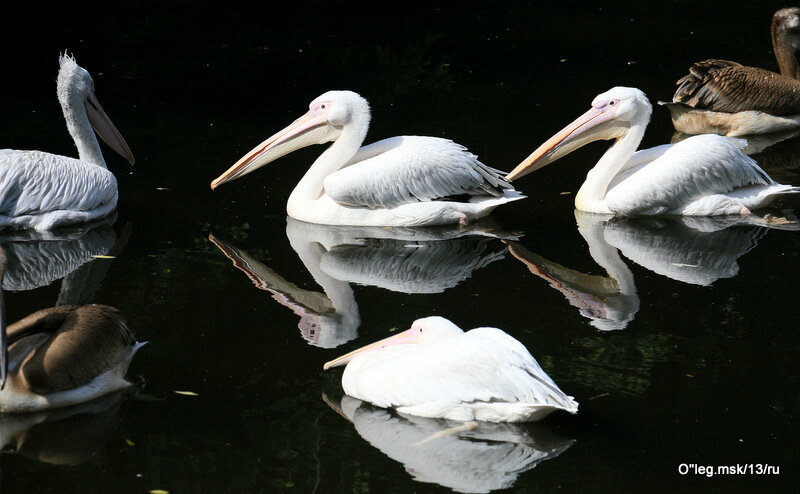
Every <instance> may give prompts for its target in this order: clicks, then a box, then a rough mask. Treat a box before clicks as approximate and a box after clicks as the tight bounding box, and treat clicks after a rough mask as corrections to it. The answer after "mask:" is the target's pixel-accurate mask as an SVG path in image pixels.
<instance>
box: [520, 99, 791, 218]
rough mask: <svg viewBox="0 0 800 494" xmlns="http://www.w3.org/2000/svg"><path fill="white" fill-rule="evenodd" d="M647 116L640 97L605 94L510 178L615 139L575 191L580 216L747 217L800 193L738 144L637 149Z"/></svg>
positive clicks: (692, 142) (708, 138)
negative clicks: (774, 201)
mask: <svg viewBox="0 0 800 494" xmlns="http://www.w3.org/2000/svg"><path fill="white" fill-rule="evenodd" d="M651 112H652V107H651V106H650V102H649V101H648V100H647V97H646V96H645V95H644V93H643V92H642V91H640V90H638V89H634V88H627V87H615V88H613V89H610V90H609V91H606V92H605V93H603V94H600V95H598V96H597V97H596V98H595V99H594V101H592V108H591V109H590V110H589V111H587V112H586V113H584V114H583V115H581V116H580V117H578V119H576V120H575V121H574V122H572V123H571V124H569V125H567V126H566V127H565V128H564V129H562V130H561V131H559V132H558V133H557V134H556V135H554V136H553V137H551V138H550V139H548V140H547V142H545V143H544V144H542V145H541V146H539V148H538V149H536V151H534V152H533V153H532V154H531V155H530V156H528V158H526V159H525V160H524V161H523V162H522V163H520V164H519V165H518V166H517V167H516V168H514V170H512V172H511V173H510V174H509V175H508V177H507V178H508V179H509V180H514V179H517V178H519V177H521V176H523V175H526V174H528V173H530V172H532V171H535V170H538V169H539V168H542V167H543V166H545V165H547V164H549V163H552V162H553V161H555V160H557V159H559V158H561V157H562V156H564V155H566V154H568V153H570V152H572V151H574V150H575V149H577V148H579V147H581V146H584V145H585V144H588V143H589V142H592V141H596V140H598V139H616V142H615V143H614V145H613V146H611V148H610V149H609V150H608V151H606V153H605V154H604V155H603V157H602V158H600V161H598V162H597V164H596V165H595V166H594V168H592V169H591V170H590V171H589V173H588V174H587V176H586V181H584V182H583V185H582V186H581V188H580V190H578V193H577V195H576V196H575V207H576V208H577V209H578V210H580V211H586V212H590V213H602V214H615V215H620V216H636V215H643V216H644V215H659V214H672V215H686V216H715V215H727V214H738V215H742V216H745V215H749V214H750V212H751V210H754V209H757V208H760V207H763V206H766V205H767V204H769V202H770V201H772V199H774V197H775V196H776V195H778V194H783V193H787V192H797V191H798V188H797V187H794V186H792V185H781V184H778V183H776V182H775V181H774V180H772V179H771V178H770V177H769V176H768V175H767V173H766V172H765V171H764V170H762V169H761V168H760V167H759V166H758V165H757V164H756V162H755V161H753V159H752V158H750V157H748V156H747V155H746V154H744V153H743V152H742V151H741V148H742V147H744V146H745V144H746V143H745V141H744V140H741V139H731V138H728V137H722V136H719V135H712V134H707V135H699V136H693V137H690V138H688V139H686V140H684V141H681V142H678V143H676V144H665V145H661V146H657V147H654V148H650V149H643V150H641V151H636V148H637V147H638V146H639V143H640V142H641V141H642V137H643V136H644V132H645V129H646V128H647V124H648V123H649V122H650V113H651Z"/></svg>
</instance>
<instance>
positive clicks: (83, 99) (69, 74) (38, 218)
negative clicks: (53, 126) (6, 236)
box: [0, 54, 134, 230]
mask: <svg viewBox="0 0 800 494" xmlns="http://www.w3.org/2000/svg"><path fill="white" fill-rule="evenodd" d="M59 63H60V66H61V68H60V70H59V72H58V80H57V88H58V101H59V102H60V103H61V109H62V110H63V112H64V118H65V119H66V121H67V129H69V133H70V135H71V136H72V138H73V139H74V141H75V145H76V146H77V148H78V156H79V159H75V158H69V157H67V156H59V155H55V154H50V153H45V152H42V151H17V150H14V149H2V150H0V228H34V229H36V230H49V229H51V228H55V227H58V226H62V225H68V224H73V223H86V222H89V221H92V220H94V219H97V218H102V217H104V216H106V215H108V214H109V213H111V212H112V211H114V209H115V208H116V207H117V180H116V178H114V175H113V174H112V173H111V172H110V171H108V169H107V168H106V163H105V161H104V160H103V155H102V153H101V152H100V145H99V144H98V142H97V138H96V137H95V134H94V132H93V131H92V128H94V129H95V131H97V133H98V134H99V135H100V137H101V138H102V139H103V141H105V142H106V144H108V145H109V146H110V147H111V149H113V150H114V151H116V152H117V153H119V154H120V155H122V156H123V157H124V158H125V159H127V160H128V161H129V162H130V163H133V161H134V159H133V154H132V153H131V150H130V149H129V148H128V145H127V144H126V143H125V140H124V139H123V138H122V136H121V135H120V133H119V131H117V129H116V127H114V124H113V123H112V122H111V120H110V119H109V118H108V116H107V115H106V114H105V112H104V111H103V108H102V107H101V106H100V103H99V102H98V101H97V97H96V96H95V95H94V82H93V81H92V77H91V76H90V75H89V73H88V72H86V70H84V69H83V68H81V67H80V66H78V64H77V63H75V59H74V58H72V57H71V56H69V55H67V54H63V55H61V57H60V58H59Z"/></svg>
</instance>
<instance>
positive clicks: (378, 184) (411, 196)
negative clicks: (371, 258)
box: [211, 91, 524, 226]
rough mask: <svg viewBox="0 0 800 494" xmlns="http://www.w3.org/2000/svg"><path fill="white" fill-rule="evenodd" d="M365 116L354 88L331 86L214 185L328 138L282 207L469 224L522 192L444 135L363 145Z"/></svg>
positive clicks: (364, 221)
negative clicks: (335, 89)
mask: <svg viewBox="0 0 800 494" xmlns="http://www.w3.org/2000/svg"><path fill="white" fill-rule="evenodd" d="M369 121H370V111H369V104H368V103H367V100H365V99H364V98H362V97H361V96H359V95H358V94H356V93H354V92H352V91H329V92H327V93H325V94H323V95H322V96H320V97H318V98H317V99H315V100H314V101H312V102H311V105H310V109H309V111H308V113H306V114H305V115H303V116H302V117H300V118H298V119H297V120H295V121H294V122H293V123H292V124H291V125H289V126H288V127H286V128H285V129H283V130H282V131H280V132H278V133H277V134H275V135H273V136H272V137H270V138H269V139H267V140H266V141H264V142H262V143H261V144H259V145H258V146H256V147H255V148H254V149H253V150H252V151H250V152H249V153H247V154H246V155H245V156H243V157H242V158H241V159H240V160H239V161H237V162H236V163H235V164H234V165H233V166H232V167H230V168H229V169H228V170H227V171H226V172H225V173H223V174H222V175H220V176H219V177H217V178H216V179H215V180H214V181H213V182H211V188H212V189H214V188H216V187H218V186H220V185H222V184H224V183H225V182H230V181H231V180H234V179H236V178H239V177H241V176H243V175H245V174H247V173H250V172H252V171H253V170H255V169H257V168H259V167H261V166H263V165H265V164H267V163H269V162H271V161H273V160H276V159H278V158H280V157H281V156H283V155H285V154H288V153H290V152H292V151H294V150H296V149H299V148H302V147H305V146H309V145H311V144H323V143H325V142H330V141H333V144H332V145H331V146H330V147H329V148H328V149H327V150H325V152H323V153H322V155H321V156H320V157H319V158H317V160H316V161H315V162H314V164H313V165H311V168H309V170H308V171H307V172H306V174H305V175H304V176H303V178H302V179H301V180H300V182H299V183H298V184H297V186H296V187H295V189H294V190H293V191H292V193H291V195H290V196H289V201H288V203H287V205H286V210H287V212H288V213H289V216H291V217H292V218H295V219H298V220H302V221H307V222H309V223H319V224H325V225H351V226H422V225H443V224H451V223H461V224H466V223H468V222H470V221H472V220H475V219H478V218H481V217H483V216H486V215H487V214H489V212H491V211H492V210H493V209H494V208H496V207H497V206H499V205H501V204H505V203H507V202H510V201H514V200H517V199H522V198H523V197H524V196H523V195H521V194H519V193H518V192H516V191H515V190H514V188H513V187H512V186H511V184H509V183H508V182H507V181H505V180H504V179H503V178H502V177H501V176H500V175H501V173H502V172H500V171H499V170H495V169H494V168H491V167H488V166H486V165H484V164H483V163H481V162H480V161H478V159H477V157H476V156H475V155H473V154H472V153H469V152H467V150H466V149H465V148H464V147H463V146H460V145H458V144H456V143H454V142H452V141H449V140H447V139H440V138H436V137H419V136H402V137H393V138H390V139H384V140H382V141H378V142H375V143H373V144H370V145H368V146H364V147H361V144H362V143H363V142H364V138H365V137H366V135H367V130H368V129H369Z"/></svg>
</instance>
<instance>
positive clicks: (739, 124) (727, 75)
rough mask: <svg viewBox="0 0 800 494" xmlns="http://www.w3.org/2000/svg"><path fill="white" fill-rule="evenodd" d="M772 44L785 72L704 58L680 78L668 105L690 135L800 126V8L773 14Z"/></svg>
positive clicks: (677, 124)
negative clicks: (798, 53) (797, 53)
mask: <svg viewBox="0 0 800 494" xmlns="http://www.w3.org/2000/svg"><path fill="white" fill-rule="evenodd" d="M772 47H773V50H774V51H775V57H776V58H777V59H778V66H779V67H780V71H781V72H780V74H776V73H775V72H771V71H768V70H764V69H760V68H756V67H747V66H744V65H740V64H738V63H736V62H730V61H728V60H716V59H711V60H704V61H702V62H697V63H695V64H694V65H692V67H691V68H690V69H689V74H688V75H685V76H684V77H682V78H681V79H680V80H679V81H678V82H677V84H678V89H677V91H675V95H674V96H673V97H672V101H673V102H672V103H662V104H665V105H666V106H667V107H668V108H669V110H670V113H671V114H672V122H673V125H674V126H675V129H676V130H678V131H680V132H684V133H686V134H705V133H715V134H722V135H728V136H743V135H749V134H763V133H771V132H782V131H786V130H790V129H797V128H800V64H798V62H797V58H795V51H796V50H797V49H798V48H800V8H798V7H790V8H785V9H781V10H779V11H777V12H775V14H774V15H773V17H772Z"/></svg>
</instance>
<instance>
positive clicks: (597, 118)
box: [506, 107, 618, 180]
mask: <svg viewBox="0 0 800 494" xmlns="http://www.w3.org/2000/svg"><path fill="white" fill-rule="evenodd" d="M614 117H616V112H615V111H614V109H613V108H608V107H602V108H596V107H592V108H591V109H590V110H589V111H587V112H586V113H584V114H583V115H581V116H580V117H578V118H577V119H576V120H575V121H574V122H572V123H571V124H569V125H567V126H566V127H564V128H563V129H561V130H560V131H559V132H558V133H557V134H556V135H554V136H553V137H551V138H550V139H548V140H547V141H546V142H545V143H544V144H542V145H541V146H539V147H538V148H537V149H536V151H534V152H533V153H531V155H530V156H528V157H527V158H525V161H523V162H522V163H520V164H519V165H517V167H516V168H514V169H513V170H511V173H509V174H508V176H507V177H506V179H507V180H515V179H517V178H519V177H522V176H523V175H527V174H529V173H531V172H535V171H536V170H538V169H540V168H542V167H544V166H545V165H549V164H550V163H552V162H553V161H556V160H557V159H559V158H561V157H563V156H566V155H567V154H569V153H571V152H573V151H575V150H576V149H578V148H580V147H583V146H585V145H586V144H589V143H590V142H593V141H596V140H598V139H612V138H616V137H618V135H617V133H614V134H613V135H611V134H609V133H608V132H606V131H607V129H605V126H603V127H598V126H600V124H602V123H604V122H608V121H609V120H612V119H613V118H614Z"/></svg>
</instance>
